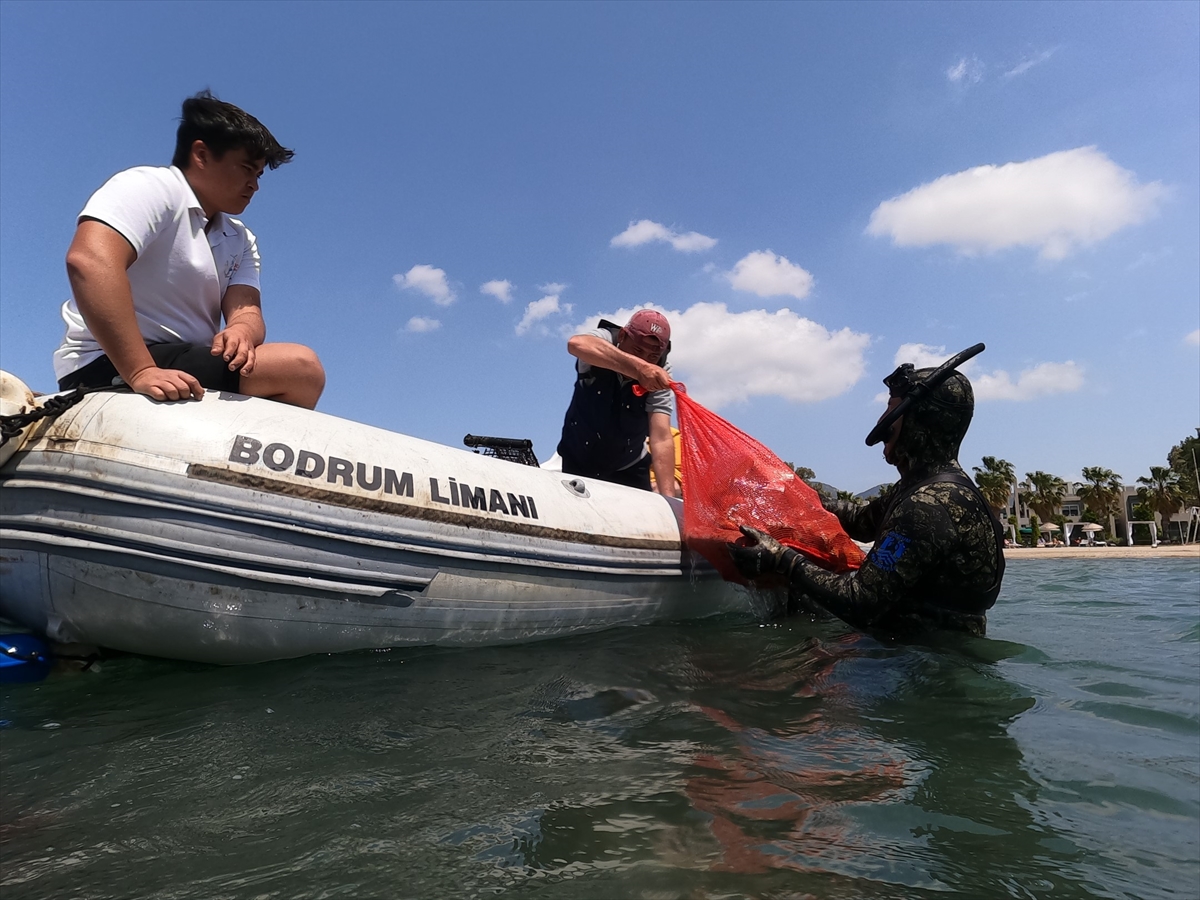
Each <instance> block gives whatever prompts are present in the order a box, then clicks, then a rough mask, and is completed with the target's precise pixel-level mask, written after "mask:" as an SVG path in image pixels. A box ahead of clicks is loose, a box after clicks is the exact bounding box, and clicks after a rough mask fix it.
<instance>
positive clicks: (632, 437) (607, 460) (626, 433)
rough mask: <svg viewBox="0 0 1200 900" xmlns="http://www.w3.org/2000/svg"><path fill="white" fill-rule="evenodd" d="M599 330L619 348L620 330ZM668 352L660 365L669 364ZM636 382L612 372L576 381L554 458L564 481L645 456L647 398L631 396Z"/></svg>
mask: <svg viewBox="0 0 1200 900" xmlns="http://www.w3.org/2000/svg"><path fill="white" fill-rule="evenodd" d="M600 327H601V328H603V329H604V330H605V331H607V332H608V333H609V334H611V335H612V339H613V344H614V345H616V343H617V335H618V333H619V332H620V331H621V326H620V325H614V324H613V323H612V322H609V321H607V320H606V319H601V320H600ZM670 349H671V348H670V345H669V344H668V345H667V352H666V353H663V355H662V356H661V357H659V360H658V365H660V366H661V365H664V364H665V363H666V361H667V353H669V352H670ZM636 383H637V382H636V381H632V380H625V381H624V383H622V378H621V376H620V375H619V374H618V373H616V372H614V371H612V370H611V369H602V368H600V367H598V366H592V367H591V368H589V369H588V370H587V372H585V373H583V374H577V375H576V378H575V393H574V394H573V395H572V397H571V405H570V406H568V407H567V415H566V417H565V418H564V419H563V428H562V438H561V440H559V442H558V455H559V456H561V457H562V461H563V471H564V472H566V473H567V474H568V475H585V476H588V477H591V478H598V477H601V476H603V475H609V474H612V473H613V472H618V471H620V470H621V469H624V468H626V467H627V466H631V465H633V464H634V463H635V462H637V461H638V460H639V459H641V458H642V456H643V454H644V453H645V452H646V438H647V437H648V436H649V435H650V417H649V416H648V415H647V414H646V398H645V397H637V396H635V395H634V393H633V386H634V385H635V384H636Z"/></svg>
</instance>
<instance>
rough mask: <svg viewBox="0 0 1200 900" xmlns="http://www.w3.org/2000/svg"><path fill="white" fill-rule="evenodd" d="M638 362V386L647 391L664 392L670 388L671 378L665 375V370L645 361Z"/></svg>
mask: <svg viewBox="0 0 1200 900" xmlns="http://www.w3.org/2000/svg"><path fill="white" fill-rule="evenodd" d="M635 359H636V357H635ZM640 362H641V365H640V366H638V370H637V373H638V374H637V379H638V384H640V385H641V386H642V387H644V388H645V389H646V390H647V391H665V390H666V389H667V388H669V387H670V386H671V376H670V375H668V374H667V370H666V369H664V368H662V366H656V365H655V364H654V363H649V362H646V361H645V360H641V361H640Z"/></svg>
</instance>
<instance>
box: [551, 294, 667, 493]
mask: <svg viewBox="0 0 1200 900" xmlns="http://www.w3.org/2000/svg"><path fill="white" fill-rule="evenodd" d="M670 349H671V325H670V323H669V322H668V321H667V317H666V316H664V315H663V314H662V313H660V312H656V311H655V310H653V309H641V310H638V311H637V312H635V313H634V314H633V316H632V317H631V318H630V319H629V322H628V323H627V324H626V325H625V327H624V328H622V327H620V326H619V325H616V324H614V323H612V322H609V321H606V320H605V319H601V320H600V325H599V326H598V327H597V328H596V329H594V330H592V331H585V332H583V333H582V334H577V335H575V336H574V337H572V338H571V339H570V340H569V341H568V342H567V352H568V353H570V354H571V355H572V356H574V357H575V358H576V360H577V362H576V363H575V373H576V374H575V393H574V395H573V396H572V397H571V405H570V406H569V407H568V408H567V415H566V418H565V419H564V420H563V430H562V439H561V440H560V441H559V443H558V453H559V456H561V457H562V461H563V471H564V472H566V473H567V474H569V475H582V476H584V477H587V478H598V479H600V480H601V481H611V482H613V483H614V484H625V485H629V486H630V487H637V488H642V489H643V490H647V491H649V490H657V491H658V493H660V494H665V495H667V496H669V497H674V496H677V493H676V490H675V441H674V439H673V437H672V435H671V412H672V410H673V407H674V402H675V396H674V394H672V393H671V390H670V386H671V369H670V366H669V365H668V364H667V354H668V352H670ZM635 384H640V385H641V386H642V387H643V388H645V389H646V390H647V391H649V392H650V393H647V394H645V395H644V396H642V397H638V396H637V395H636V394H634V392H633V387H634V385H635ZM647 438H649V449H647ZM652 468H653V470H654V482H655V484H654V486H653V487H652V486H651V484H650V471H651V469H652Z"/></svg>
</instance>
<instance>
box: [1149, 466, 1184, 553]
mask: <svg viewBox="0 0 1200 900" xmlns="http://www.w3.org/2000/svg"><path fill="white" fill-rule="evenodd" d="M1138 484H1140V485H1141V487H1140V488H1138V499H1139V500H1141V501H1142V503H1145V504H1146V505H1147V506H1149V507H1150V508H1151V509H1152V510H1154V514H1155V516H1157V517H1159V519H1160V520H1161V526H1162V532H1163V537H1166V533H1167V523H1168V522H1170V521H1171V516H1173V515H1175V513H1177V512H1179V510H1180V507H1182V506H1183V491H1182V490H1180V484H1179V474H1178V473H1177V472H1174V471H1172V470H1171V469H1169V468H1168V467H1167V466H1151V467H1150V477H1149V478H1147V477H1146V476H1145V475H1142V476H1140V477H1139V478H1138Z"/></svg>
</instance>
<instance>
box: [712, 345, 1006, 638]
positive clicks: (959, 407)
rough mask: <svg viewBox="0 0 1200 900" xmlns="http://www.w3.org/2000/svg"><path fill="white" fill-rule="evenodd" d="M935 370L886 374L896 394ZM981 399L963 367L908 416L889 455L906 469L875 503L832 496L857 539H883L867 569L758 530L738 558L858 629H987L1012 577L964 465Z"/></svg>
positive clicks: (996, 529)
mask: <svg viewBox="0 0 1200 900" xmlns="http://www.w3.org/2000/svg"><path fill="white" fill-rule="evenodd" d="M932 371H933V370H932V369H922V370H920V371H915V370H914V369H913V368H912V367H911V366H902V367H900V368H899V369H897V370H896V371H895V372H893V373H892V375H889V376H888V378H886V379H884V383H885V384H887V385H888V387H889V388H891V390H892V395H893V397H903V396H904V394H905V391H907V390H910V389H911V387H912V385H913V384H915V383H918V382H920V380H921V379H922V378H925V377H928V376H929V374H930V373H931V372H932ZM974 407H975V397H974V393H973V392H972V390H971V383H970V382H969V381H968V380H967V379H966V377H965V376H963V375H962V374H961V373H958V372H954V373H953V374H952V375H951V376H950V377H949V378H947V379H946V380H945V381H944V382H943V383H942V384H941V385H940V386H939V387H937V388H936V389H934V390H933V391H932V392H931V393H927V394H925V395H924V397H923V398H922V399H921V400H919V401H918V402H915V403H913V404H912V405H911V406H910V407H909V408H908V411H907V412H905V413H904V416H903V418H902V419H901V420H900V421H901V424H900V433H899V435H898V436H896V437H895V440H894V444H893V445H891V454H892V455H891V456H889V457H888V458H889V459H890V460H891V461H892V462H894V463H895V465H896V466H897V468H899V469H900V472H901V474H902V476H903V477H902V478H901V479H900V481H899V482H898V483H896V484H894V485H892V486H891V487H889V488H887V489H885V490H884V491H883V493H882V494H880V495H879V496H878V497H876V498H875V499H873V500H872V501H870V502H869V503H867V504H855V503H846V502H839V501H832V502H829V503H826V504H825V505H826V508H828V509H829V510H830V511H831V512H833V513H834V514H835V515H836V516H837V517H838V519H839V521H841V523H842V527H844V528H845V529H846V532H847V533H848V534H849V535H850V536H851V537H852V538H854V539H855V540H859V541H874V542H875V546H874V547H873V548H872V550H871V552H870V553H869V554H868V555H867V559H866V561H865V562H864V563H863V565H862V567H861V568H860V569H858V571H856V572H847V573H844V574H837V573H834V572H829V571H827V570H825V569H822V568H820V567H818V566H816V565H814V564H813V563H810V562H808V561H807V560H805V559H804V558H803V557H802V556H801V555H800V554H799V553H797V552H796V551H794V550H790V549H787V548H785V547H783V546H781V545H780V544H779V543H778V542H776V541H774V540H773V539H771V538H770V537H769V536H768V535H766V534H763V533H762V532H753V531H751V532H748V534H751V535H752V536H753V537H754V538H755V540H756V541H757V543H755V544H753V545H751V546H749V547H741V546H736V545H730V547H729V550H730V555H731V556H732V557H733V560H734V562H735V563H736V564H737V566H738V568H739V569H740V570H741V571H742V573H743V574H744V575H746V577H748V578H755V577H758V576H759V575H763V574H767V573H769V572H772V571H774V572H778V573H781V574H783V575H785V576H786V577H787V579H788V584H789V588H790V591H789V593H790V594H791V596H792V599H793V600H794V601H796V602H797V603H798V604H799V605H808V602H809V601H811V602H815V603H816V604H817V605H818V606H820V607H822V608H824V609H825V610H828V611H829V612H831V613H833V614H834V615H835V616H837V617H838V618H839V619H843V620H844V621H846V622H849V623H850V624H851V625H854V626H856V627H858V628H872V629H880V630H885V631H891V632H909V631H914V630H922V629H928V628H951V629H954V630H957V631H967V632H970V633H971V634H977V635H982V634H983V633H984V631H985V629H986V627H987V616H986V613H987V610H989V609H991V607H992V605H993V604H994V603H995V602H996V596H997V595H998V594H999V592H1000V582H1001V579H1002V578H1003V576H1004V552H1003V549H1002V548H1003V540H1004V539H1003V530H1002V528H1001V526H1000V523H999V522H998V521H997V520H996V518H995V517H994V516H993V514H992V512H991V510H990V509H989V508H988V505H987V502H986V501H985V500H984V498H983V495H982V494H980V493H979V489H978V488H977V487H975V485H974V483H973V482H972V481H971V480H970V479H969V478H968V477H967V476H966V474H965V473H964V472H963V470H962V469H961V468H960V467H959V464H958V459H957V457H958V448H959V444H961V443H962V439H963V436H964V435H965V434H966V433H967V427H968V426H969V425H970V422H971V416H972V414H973V412H974Z"/></svg>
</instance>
